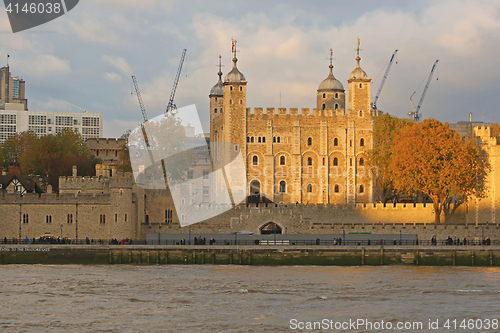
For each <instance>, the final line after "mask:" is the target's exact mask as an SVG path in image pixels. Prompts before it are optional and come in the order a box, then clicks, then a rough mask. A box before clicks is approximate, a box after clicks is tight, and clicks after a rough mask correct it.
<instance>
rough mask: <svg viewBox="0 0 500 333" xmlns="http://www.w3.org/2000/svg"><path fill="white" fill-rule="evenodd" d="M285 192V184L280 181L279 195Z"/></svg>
mask: <svg viewBox="0 0 500 333" xmlns="http://www.w3.org/2000/svg"><path fill="white" fill-rule="evenodd" d="M285 192H286V183H285V181H284V180H282V181H280V193H285Z"/></svg>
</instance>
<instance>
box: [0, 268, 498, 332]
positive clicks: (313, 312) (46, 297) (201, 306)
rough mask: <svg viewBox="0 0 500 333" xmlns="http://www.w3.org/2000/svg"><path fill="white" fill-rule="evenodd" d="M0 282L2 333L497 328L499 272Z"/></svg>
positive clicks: (38, 276) (154, 273)
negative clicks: (438, 323) (484, 323)
mask: <svg viewBox="0 0 500 333" xmlns="http://www.w3.org/2000/svg"><path fill="white" fill-rule="evenodd" d="M0 278H1V285H0V331H2V332H292V331H295V332H297V331H301V330H292V329H291V328H290V320H291V319H297V320H298V321H318V320H322V319H325V318H326V319H329V320H330V319H331V320H335V321H343V320H349V319H353V320H355V319H358V318H366V319H368V320H372V321H377V320H384V321H392V322H396V321H417V320H418V321H422V322H425V323H426V324H427V323H428V320H429V319H433V320H435V319H440V320H442V321H444V320H445V319H446V318H450V319H454V318H456V319H464V318H465V319H469V318H472V319H478V318H480V319H486V318H489V319H493V318H497V319H498V318H500V312H499V311H498V310H499V309H500V269H497V268H464V267H436V268H431V267H408V266H405V267H394V266H392V267H388V266H386V267H366V266H365V267H316V266H300V267H299V266H294V267H251V266H208V265H207V266H147V267H146V266H125V265H123V266H77V265H68V266H46V265H10V266H0ZM319 331H322V332H325V331H328V330H318V332H319ZM334 331H335V330H334ZM356 331H357V332H364V330H356ZM406 331H407V332H413V331H414V330H406ZM428 331H429V330H426V329H425V327H424V330H420V332H428ZM442 331H443V330H438V331H434V332H442ZM448 331H449V332H450V331H453V332H456V331H460V332H461V330H448ZM462 331H464V332H471V330H462ZM475 331H476V332H480V331H481V330H475ZM482 331H484V330H482ZM490 331H492V330H490ZM497 331H500V329H499V330H497ZM336 332H355V330H348V329H347V330H342V329H341V330H336ZM366 332H368V330H366ZM399 332H404V330H403V331H399Z"/></svg>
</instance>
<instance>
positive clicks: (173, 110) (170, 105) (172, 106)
mask: <svg viewBox="0 0 500 333" xmlns="http://www.w3.org/2000/svg"><path fill="white" fill-rule="evenodd" d="M186 51H187V50H186V49H184V50H182V56H181V62H180V64H179V68H178V69H177V75H176V76H175V80H174V86H173V88H172V92H171V93H170V99H169V100H168V105H167V110H166V111H165V114H167V113H169V112H171V113H172V114H176V113H177V105H175V103H174V96H175V91H176V90H177V84H178V83H179V78H180V76H181V71H182V65H183V64H184V58H185V57H186Z"/></svg>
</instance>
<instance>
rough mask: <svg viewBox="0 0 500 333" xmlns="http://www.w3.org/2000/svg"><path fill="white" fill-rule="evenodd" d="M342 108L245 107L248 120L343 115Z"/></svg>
mask: <svg viewBox="0 0 500 333" xmlns="http://www.w3.org/2000/svg"><path fill="white" fill-rule="evenodd" d="M345 115H346V114H345V110H344V109H336V110H335V111H334V110H333V109H325V110H321V109H318V108H313V109H310V108H301V109H300V113H299V108H289V109H287V108H277V109H276V108H266V109H265V112H264V108H260V107H256V108H253V109H252V108H247V117H248V119H249V120H272V119H279V118H283V117H308V118H310V117H326V118H330V117H334V116H345Z"/></svg>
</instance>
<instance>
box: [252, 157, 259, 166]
mask: <svg viewBox="0 0 500 333" xmlns="http://www.w3.org/2000/svg"><path fill="white" fill-rule="evenodd" d="M258 164H259V158H258V157H257V156H254V157H253V165H258Z"/></svg>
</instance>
